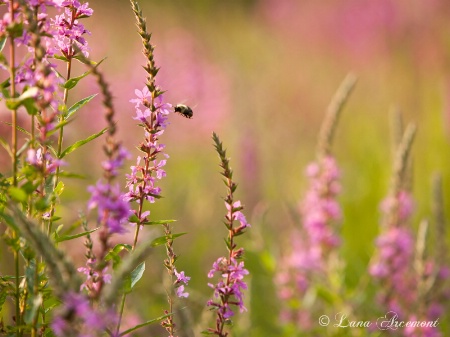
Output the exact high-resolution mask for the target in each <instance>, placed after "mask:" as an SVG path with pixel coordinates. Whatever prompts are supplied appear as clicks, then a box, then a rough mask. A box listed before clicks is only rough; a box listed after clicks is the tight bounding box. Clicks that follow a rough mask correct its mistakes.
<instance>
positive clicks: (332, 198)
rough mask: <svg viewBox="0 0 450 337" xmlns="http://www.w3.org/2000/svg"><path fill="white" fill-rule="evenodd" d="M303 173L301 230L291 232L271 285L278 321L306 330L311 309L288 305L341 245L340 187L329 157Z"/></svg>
mask: <svg viewBox="0 0 450 337" xmlns="http://www.w3.org/2000/svg"><path fill="white" fill-rule="evenodd" d="M305 173H306V176H307V177H308V179H309V184H308V189H307V191H306V193H305V196H304V198H303V200H302V201H301V202H300V213H301V215H302V216H303V227H302V228H301V231H295V232H293V233H291V235H290V238H291V245H290V251H289V252H287V253H285V255H284V256H282V258H281V263H280V268H279V270H278V272H277V274H276V277H275V282H276V284H277V290H278V297H279V298H280V299H281V300H282V301H283V303H284V305H283V307H282V309H281V315H280V318H281V319H282V320H283V321H285V322H294V323H295V324H296V325H297V326H301V328H302V329H303V330H308V329H310V328H313V327H314V324H313V321H312V320H311V316H312V315H311V312H310V310H311V309H305V308H298V306H297V305H293V306H291V305H290V304H291V303H295V302H296V301H298V300H299V299H301V298H302V297H303V296H305V294H306V293H307V291H308V290H309V288H310V287H311V285H312V283H313V282H314V277H315V276H316V275H324V273H327V272H328V271H329V270H328V269H329V268H328V267H329V264H330V262H329V258H330V255H331V253H332V252H333V251H334V249H336V248H337V247H338V246H339V245H340V242H341V240H340V237H339V235H338V234H337V226H336V225H337V224H338V222H339V220H340V219H341V208H340V205H339V203H338V201H337V196H338V194H339V192H340V190H341V187H340V182H339V179H340V171H339V168H338V166H337V163H336V160H335V159H334V158H333V157H332V156H331V155H329V154H328V155H324V156H321V157H320V158H319V159H318V161H316V162H313V163H311V164H309V165H308V166H307V168H306V172H305Z"/></svg>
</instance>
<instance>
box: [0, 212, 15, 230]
mask: <svg viewBox="0 0 450 337" xmlns="http://www.w3.org/2000/svg"><path fill="white" fill-rule="evenodd" d="M0 217H1V218H3V220H4V221H5V223H6V224H7V225H8V226H9V227H11V228H12V229H13V230H14V231H15V232H17V233H18V232H19V228H18V227H17V225H16V222H15V220H14V218H13V217H12V216H10V215H8V214H5V213H0Z"/></svg>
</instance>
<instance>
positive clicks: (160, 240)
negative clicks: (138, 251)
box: [150, 233, 187, 247]
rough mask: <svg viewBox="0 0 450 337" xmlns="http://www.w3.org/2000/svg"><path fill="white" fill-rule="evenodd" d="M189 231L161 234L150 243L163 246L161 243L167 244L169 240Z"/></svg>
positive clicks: (153, 245)
mask: <svg viewBox="0 0 450 337" xmlns="http://www.w3.org/2000/svg"><path fill="white" fill-rule="evenodd" d="M185 234H187V233H177V234H171V235H164V236H160V237H158V238H156V239H154V240H153V241H152V242H151V243H150V245H151V246H152V247H157V246H161V245H165V244H166V243H167V241H169V240H174V239H176V238H178V237H180V236H183V235H185Z"/></svg>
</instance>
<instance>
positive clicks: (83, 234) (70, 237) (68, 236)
mask: <svg viewBox="0 0 450 337" xmlns="http://www.w3.org/2000/svg"><path fill="white" fill-rule="evenodd" d="M99 228H100V227H97V228H94V229H91V230H90V231H86V232H82V233H78V234H74V235H64V236H57V237H56V238H55V241H56V242H63V241H68V240H73V239H76V238H80V237H82V236H86V235H88V234H91V233H93V232H95V231H96V230H98V229H99Z"/></svg>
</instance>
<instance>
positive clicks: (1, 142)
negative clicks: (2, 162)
mask: <svg viewBox="0 0 450 337" xmlns="http://www.w3.org/2000/svg"><path fill="white" fill-rule="evenodd" d="M0 145H1V146H2V147H3V148H4V149H5V150H6V152H8V154H9V156H10V157H11V158H12V156H13V154H12V151H11V148H10V147H9V144H8V142H7V141H6V140H5V139H4V138H3V137H0Z"/></svg>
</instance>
